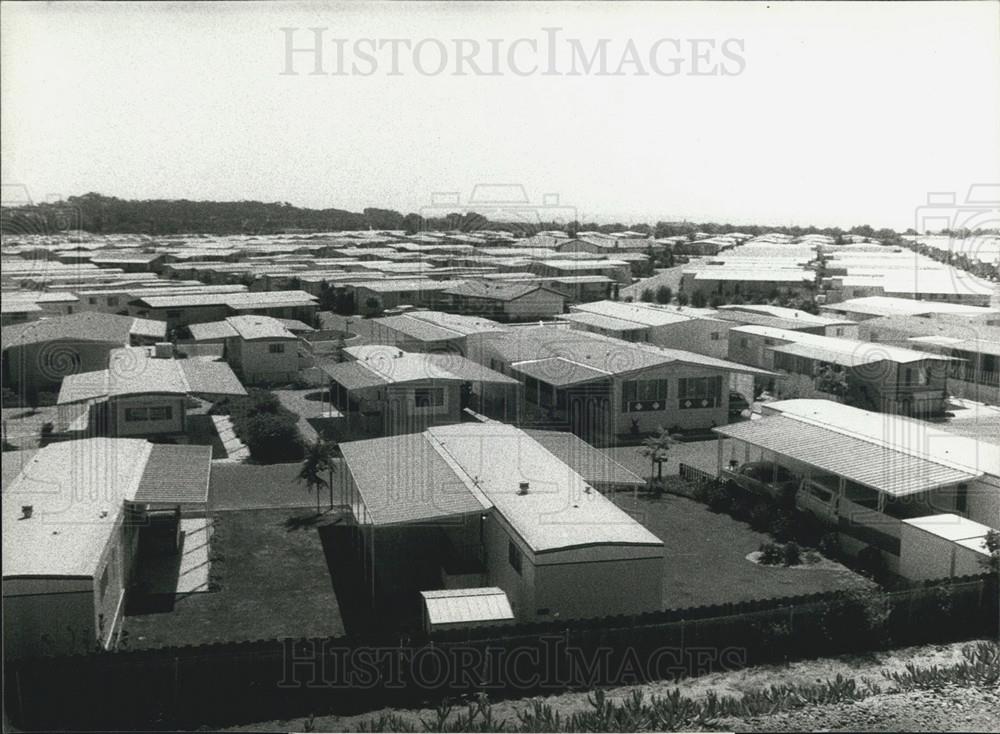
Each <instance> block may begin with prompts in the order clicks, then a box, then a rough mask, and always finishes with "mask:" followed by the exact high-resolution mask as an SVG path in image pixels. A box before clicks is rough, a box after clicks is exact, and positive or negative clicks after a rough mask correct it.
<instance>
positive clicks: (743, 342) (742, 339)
mask: <svg viewBox="0 0 1000 734" xmlns="http://www.w3.org/2000/svg"><path fill="white" fill-rule="evenodd" d="M740 346H741V347H743V348H744V349H746V348H747V347H749V346H750V340H749V339H747V338H746V337H745V336H741V337H740Z"/></svg>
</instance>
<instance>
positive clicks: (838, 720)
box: [716, 686, 1000, 732]
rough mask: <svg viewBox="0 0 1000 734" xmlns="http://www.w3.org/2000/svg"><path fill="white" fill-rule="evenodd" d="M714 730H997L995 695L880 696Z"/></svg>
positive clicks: (968, 691) (961, 691)
mask: <svg viewBox="0 0 1000 734" xmlns="http://www.w3.org/2000/svg"><path fill="white" fill-rule="evenodd" d="M716 726H717V727H718V728H719V729H720V730H725V731H739V732H743V731H745V732H758V731H761V732H763V731H1000V694H998V693H997V692H996V691H989V690H984V689H979V688H958V687H955V686H948V687H945V688H943V689H941V690H931V691H909V692H906V693H884V694H880V695H877V696H872V697H871V698H866V699H865V700H863V701H858V702H857V703H840V704H834V705H831V706H813V707H810V708H805V709H799V710H798V711H790V712H788V713H782V714H773V715H771V716H755V717H753V718H750V719H720V720H718V721H717V722H716Z"/></svg>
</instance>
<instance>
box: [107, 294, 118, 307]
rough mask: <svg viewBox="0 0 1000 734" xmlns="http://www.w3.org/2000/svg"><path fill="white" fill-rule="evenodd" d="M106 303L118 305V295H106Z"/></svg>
mask: <svg viewBox="0 0 1000 734" xmlns="http://www.w3.org/2000/svg"><path fill="white" fill-rule="evenodd" d="M108 305H109V306H117V305H118V296H108Z"/></svg>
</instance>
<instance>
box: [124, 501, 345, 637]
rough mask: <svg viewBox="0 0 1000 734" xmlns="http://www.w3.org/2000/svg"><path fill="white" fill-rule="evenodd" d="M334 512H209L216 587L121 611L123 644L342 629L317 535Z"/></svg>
mask: <svg viewBox="0 0 1000 734" xmlns="http://www.w3.org/2000/svg"><path fill="white" fill-rule="evenodd" d="M338 519H339V516H338V515H336V514H332V515H322V516H320V517H319V518H316V516H315V513H314V512H313V511H310V510H288V509H281V510H242V511H234V512H220V513H216V514H215V515H214V516H213V520H214V527H215V533H214V535H213V537H212V541H211V542H212V545H211V551H210V558H211V562H212V569H211V576H210V580H211V584H212V588H215V589H216V590H215V591H210V592H204V593H198V594H192V595H190V596H187V597H184V598H181V599H177V600H176V601H175V602H174V604H173V608H172V610H171V611H166V612H163V613H159V614H128V613H127V614H126V617H125V621H124V630H125V631H126V633H127V635H126V640H127V642H126V644H125V647H126V648H127V649H138V648H143V647H163V646H169V645H187V644H202V643H211V642H232V641H240V640H256V639H266V638H275V637H325V636H337V635H341V634H343V631H344V628H343V624H342V622H341V618H340V607H339V605H338V602H337V596H336V594H335V593H334V590H333V584H332V582H331V579H330V573H329V570H328V568H327V564H326V559H325V556H324V554H323V546H322V543H321V541H320V537H319V529H320V528H321V527H323V526H325V525H328V524H331V523H334V522H336V521H337V520H338ZM140 608H142V607H141V605H140Z"/></svg>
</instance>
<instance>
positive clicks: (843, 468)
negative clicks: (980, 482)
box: [712, 415, 980, 497]
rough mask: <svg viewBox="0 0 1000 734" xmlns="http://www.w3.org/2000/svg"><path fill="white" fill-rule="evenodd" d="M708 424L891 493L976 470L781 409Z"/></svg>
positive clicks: (964, 478) (968, 476)
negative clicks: (752, 417) (781, 412)
mask: <svg viewBox="0 0 1000 734" xmlns="http://www.w3.org/2000/svg"><path fill="white" fill-rule="evenodd" d="M712 430H714V431H715V432H716V433H719V434H721V435H723V436H726V437H728V438H735V439H738V440H740V441H745V442H747V443H750V444H753V445H754V446H759V447H761V448H763V449H765V450H766V451H774V452H775V453H777V454H780V455H784V456H788V457H791V458H792V459H795V460H797V461H801V462H803V463H805V464H809V465H810V466H813V467H816V468H817V469H820V470H822V471H826V472H829V473H831V474H836V475H839V476H843V477H846V478H847V479H850V480H851V481H854V482H858V483H860V484H864V485H866V486H869V487H872V488H873V489H877V490H879V491H881V492H885V493H886V494H889V495H891V496H893V497H905V496H907V495H911V494H917V493H920V492H926V491H928V490H931V489H934V488H936V487H942V486H946V485H952V484H958V483H960V482H968V481H971V480H972V479H975V478H977V476H980V474H974V473H971V472H968V471H963V470H961V469H957V468H954V467H952V466H947V465H944V464H939V463H937V462H933V461H929V460H927V459H923V458H919V457H916V456H912V455H910V454H906V453H904V452H902V451H898V450H896V449H894V448H892V447H891V446H888V445H880V444H877V443H873V442H870V441H866V440H864V439H862V438H858V437H855V436H850V435H847V434H845V433H841V432H839V431H835V430H833V429H831V428H826V427H823V426H820V425H816V424H813V423H805V422H803V421H800V420H796V419H795V418H793V417H790V416H785V415H774V416H769V417H767V418H763V419H761V420H755V421H746V422H744V423H733V424H731V425H728V426H720V427H718V428H714V429H712Z"/></svg>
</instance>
